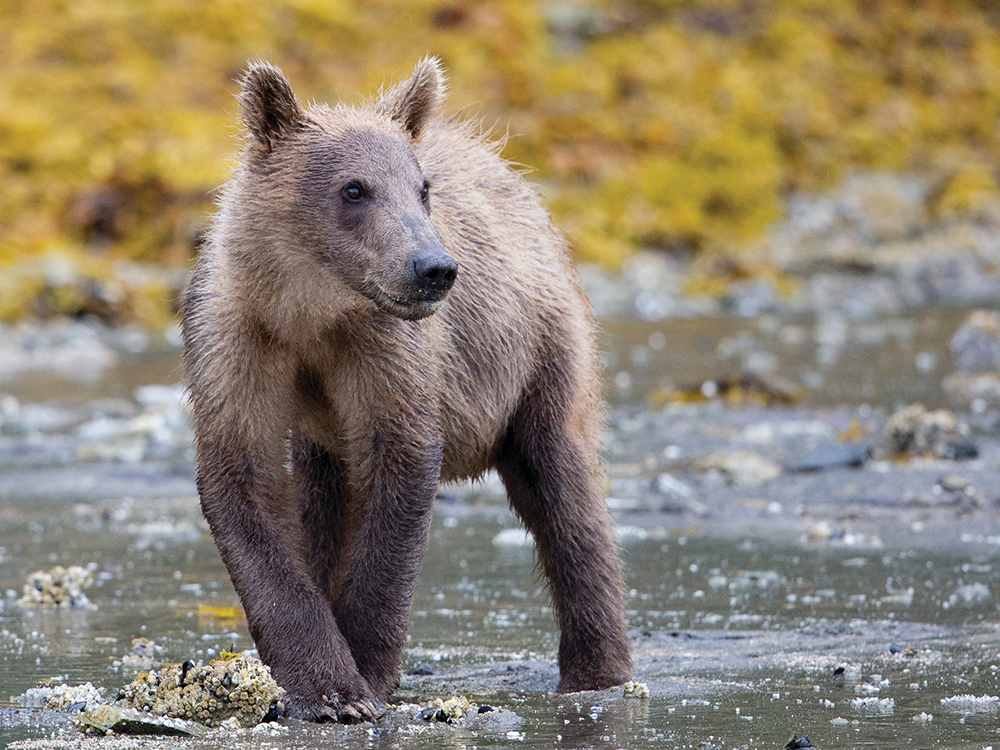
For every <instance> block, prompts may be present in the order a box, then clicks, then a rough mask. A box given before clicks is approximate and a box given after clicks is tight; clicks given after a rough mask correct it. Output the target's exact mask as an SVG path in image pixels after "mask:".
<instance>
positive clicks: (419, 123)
mask: <svg viewBox="0 0 1000 750" xmlns="http://www.w3.org/2000/svg"><path fill="white" fill-rule="evenodd" d="M446 88H447V87H446V86H445V81H444V71H443V70H442V67H441V60H439V59H438V58H436V57H425V58H424V59H423V60H421V61H420V62H418V63H417V66H416V67H415V68H414V69H413V75H411V76H410V77H409V79H408V80H405V81H401V82H400V83H398V84H396V85H395V86H393V87H392V88H391V89H389V90H388V91H386V92H385V93H384V94H381V95H380V96H379V98H378V100H377V101H376V102H375V106H376V107H377V108H378V109H380V110H381V111H383V112H385V113H386V114H388V115H389V117H391V118H392V119H393V120H396V121H397V122H399V123H400V124H402V126H403V127H404V128H406V132H408V133H409V134H410V137H411V138H413V139H414V140H416V139H417V138H419V137H420V134H421V133H422V132H423V130H424V126H425V125H426V124H427V122H428V120H430V118H431V117H432V116H433V115H434V113H435V112H437V110H438V107H440V106H441V102H443V101H444V96H445V90H446Z"/></svg>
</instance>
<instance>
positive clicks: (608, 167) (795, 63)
mask: <svg viewBox="0 0 1000 750" xmlns="http://www.w3.org/2000/svg"><path fill="white" fill-rule="evenodd" d="M0 49H3V50H5V53H4V60H3V63H2V67H0V180H2V185H3V190H2V197H0V269H4V273H3V274H2V276H0V319H13V318H17V317H18V316H20V315H22V314H24V312H25V311H29V310H30V311H34V312H36V313H38V312H42V313H44V312H69V313H94V314H98V315H102V314H105V315H107V314H109V313H108V312H107V311H108V310H121V309H128V310H129V315H131V316H133V317H136V318H139V319H141V320H144V321H146V322H151V323H157V322H163V321H164V320H165V319H166V317H167V316H169V315H170V312H171V311H170V300H171V299H172V298H173V295H174V291H175V287H176V278H177V276H178V274H179V273H180V272H181V270H182V269H184V268H186V267H187V265H188V264H189V263H190V261H191V259H192V257H193V256H194V254H195V253H196V247H197V242H198V237H199V234H200V232H201V231H202V229H203V227H204V225H205V223H206V220H207V216H208V215H209V214H210V212H211V209H212V190H213V189H214V188H215V187H216V186H218V185H219V184H221V183H222V182H223V181H224V180H225V179H226V177H227V175H228V173H229V172H230V170H231V169H232V157H233V154H234V152H235V151H236V150H237V149H238V143H237V141H236V140H235V139H234V137H233V136H234V135H235V134H236V133H237V127H236V123H237V107H236V102H235V100H234V98H233V94H234V93H235V91H236V88H237V87H236V84H235V82H234V81H235V79H236V78H237V77H238V75H239V72H240V70H241V69H242V67H243V66H244V65H245V63H246V61H247V59H248V58H257V57H262V58H266V59H269V60H271V61H273V62H275V63H277V64H278V65H280V66H281V67H282V68H283V70H284V71H285V73H286V74H287V75H288V76H289V77H290V79H291V80H292V83H293V85H294V86H295V88H296V90H297V92H298V94H299V96H300V97H301V98H302V99H303V100H304V101H310V100H314V99H315V100H319V101H327V100H330V101H333V100H336V99H338V98H343V99H345V100H347V101H349V102H359V101H361V100H362V99H363V97H365V96H368V95H370V94H371V93H373V92H374V91H375V90H376V89H377V88H378V86H380V85H381V84H382V83H383V82H384V81H387V80H392V79H395V78H399V77H401V76H404V75H407V74H408V73H409V71H410V70H411V68H412V65H413V63H414V62H415V60H416V59H417V58H418V57H419V56H421V55H424V54H427V53H433V54H437V55H440V56H441V57H442V58H443V60H444V63H445V65H446V66H447V68H448V72H449V76H450V79H451V88H452V94H451V100H450V102H449V105H448V108H449V110H452V111H453V110H456V109H460V108H465V109H466V111H468V112H469V113H470V114H472V115H476V116H478V115H482V116H483V117H484V119H485V121H486V122H487V123H488V124H493V123H496V131H497V132H498V133H500V134H503V133H504V132H509V133H510V134H511V138H510V140H509V143H508V145H507V148H506V150H505V155H506V156H507V157H508V158H510V159H512V160H514V161H517V162H519V163H521V164H523V165H526V166H528V167H530V168H531V169H532V173H531V177H532V179H535V180H537V181H538V182H539V183H541V184H542V186H543V189H544V192H545V194H546V197H547V199H548V201H549V204H550V206H551V207H552V209H553V212H554V213H555V215H556V219H557V221H558V223H559V224H560V225H561V226H562V227H563V228H564V229H565V230H566V231H567V233H568V235H569V237H570V239H571V241H572V243H573V245H574V249H575V251H576V252H577V254H578V257H579V258H581V259H584V260H590V261H598V262H601V263H604V264H608V265H616V264H619V263H621V262H622V261H623V260H624V259H626V258H627V257H629V256H630V255H631V254H633V253H635V252H636V251H637V250H638V249H642V248H653V249H662V250H664V251H667V252H677V251H682V252H684V253H691V254H698V253H702V254H704V253H710V252H713V251H718V250H720V249H722V250H725V251H727V252H739V249H740V248H745V247H749V246H751V245H753V243H754V242H755V241H757V240H759V238H761V237H762V236H763V235H764V232H765V230H766V229H767V227H768V226H769V225H772V224H773V223H774V222H776V221H778V220H779V219H780V218H781V216H782V212H783V198H784V197H785V196H786V195H788V194H789V193H790V192H791V191H797V190H807V191H822V190H824V189H827V188H830V187H832V186H834V185H836V184H837V182H838V181H839V180H840V179H841V178H842V177H843V176H844V174H845V172H846V171H848V170H851V169H855V168H859V169H868V170H894V171H906V172H913V173H916V174H919V175H921V176H922V177H924V178H926V179H927V180H929V181H930V183H931V185H932V190H931V192H930V194H931V196H932V197H931V202H932V205H930V206H928V209H929V211H930V212H931V215H932V216H934V217H936V218H938V219H945V220H946V219H948V218H949V217H951V216H957V215H974V214H976V212H978V211H982V210H983V208H984V206H987V205H992V204H995V203H996V201H997V195H998V188H997V177H998V175H997V164H998V163H1000V161H998V159H1000V4H998V3H996V2H995V0H978V1H977V0H964V1H963V0H939V1H930V0H770V1H767V0H572V1H566V0H556V1H553V2H518V1H514V0H488V1H484V2H472V1H471V0H470V1H467V2H462V1H461V0H457V1H450V0H449V1H445V2H442V1H441V0H378V1H376V2H360V1H358V2H352V1H351V0H285V1H284V2H250V1H249V0H4V2H3V3H0ZM154 269H158V270H154ZM164 269H165V270H164ZM60 274H63V275H70V276H73V277H74V278H78V277H80V278H84V279H89V280H90V281H89V282H87V283H93V284H97V285H99V286H100V294H97V295H94V294H92V293H91V292H92V291H93V290H88V289H87V288H86V283H84V284H83V286H81V285H80V284H76V285H73V284H69V285H66V284H63V285H60V284H54V283H53V281H52V278H53V276H55V277H59V275H60ZM126 297H128V299H126V300H125V302H126V303H127V304H124V305H123V298H126ZM95 300H96V301H95ZM102 305H106V306H107V309H106V310H103V311H102V308H101V306H102Z"/></svg>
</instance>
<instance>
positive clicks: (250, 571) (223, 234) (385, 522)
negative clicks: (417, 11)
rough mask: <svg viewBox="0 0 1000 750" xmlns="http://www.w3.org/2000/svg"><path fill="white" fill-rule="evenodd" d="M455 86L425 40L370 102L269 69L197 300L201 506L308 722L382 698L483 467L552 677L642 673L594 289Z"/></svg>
mask: <svg viewBox="0 0 1000 750" xmlns="http://www.w3.org/2000/svg"><path fill="white" fill-rule="evenodd" d="M443 92H444V86H443V79H442V75H441V71H440V67H439V64H438V62H437V61H436V60H433V59H428V60H423V61H421V62H420V63H419V64H418V65H417V68H416V69H415V71H414V74H413V76H412V77H411V78H410V79H409V80H407V81H404V82H403V83H401V84H400V85H399V86H397V87H396V88H394V89H391V90H390V91H388V92H386V93H384V94H381V95H380V97H379V98H377V99H376V100H375V101H373V102H372V103H370V104H368V105H366V106H364V107H361V108H348V107H343V106H338V107H336V108H328V107H325V106H316V107H311V108H309V109H303V108H302V107H301V106H300V105H299V103H298V101H297V100H296V99H295V97H294V94H292V91H291V88H290V87H289V86H288V83H287V81H286V80H285V79H284V77H283V76H282V75H281V73H280V71H278V70H277V69H275V68H273V67H271V66H268V65H266V64H255V65H253V66H251V68H250V70H249V71H248V73H247V74H246V77H245V79H244V83H243V93H242V94H241V96H240V98H241V102H242V105H243V118H244V124H245V126H246V129H247V131H248V138H247V145H246V148H245V150H244V153H243V157H242V161H241V164H240V167H239V169H238V170H237V172H236V173H235V175H234V177H233V178H232V179H231V181H230V182H229V183H228V184H227V185H226V187H225V189H224V191H223V194H222V198H221V201H220V207H219V212H218V215H217V216H216V218H215V221H214V225H213V228H212V231H211V235H210V238H209V241H208V243H207V245H206V246H205V248H204V249H203V251H202V253H201V254H200V257H199V259H198V263H197V266H196V268H195V270H194V272H193V274H192V278H191V281H190V283H189V286H188V288H187V290H186V292H185V295H184V299H183V305H182V312H183V330H184V342H185V364H186V369H187V375H188V380H189V384H190V389H191V396H192V404H193V411H194V422H195V429H196V433H197V440H198V453H199V459H198V486H199V492H200V494H201V501H202V508H203V510H204V513H205V517H206V518H207V519H208V522H209V525H210V527H211V529H212V534H213V536H214V538H215V541H216V543H217V545H218V547H219V550H220V553H221V555H222V559H223V561H224V562H225V564H226V567H227V568H228V570H229V572H230V575H231V577H232V579H233V584H234V585H235V587H236V590H237V592H238V593H239V595H240V598H241V600H242V602H243V606H244V609H245V610H246V614H247V618H248V623H249V627H250V632H251V634H252V636H253V638H254V640H255V642H256V644H257V647H258V649H259V651H260V655H261V657H262V659H263V660H264V661H265V662H266V663H268V664H269V665H270V666H271V669H272V671H273V673H274V675H275V677H276V678H277V680H278V682H279V683H280V684H282V685H283V686H284V687H285V688H286V689H287V690H288V692H289V696H290V703H291V707H292V709H293V711H294V712H295V713H297V714H298V715H301V716H304V717H306V718H312V719H317V720H322V719H338V720H341V721H353V720H360V719H371V718H373V717H374V715H375V714H376V711H377V709H376V706H377V704H378V703H379V702H380V701H384V700H385V699H386V698H387V697H388V696H389V694H390V693H391V692H392V690H393V689H394V688H395V687H396V685H397V684H398V680H399V665H400V654H401V649H402V646H403V643H404V639H405V631H406V623H407V617H408V610H409V605H410V600H411V598H412V594H413V588H414V583H415V579H416V575H417V571H418V568H419V565H420V561H421V558H422V557H423V554H424V550H425V547H426V543H427V537H428V529H429V525H430V519H431V509H432V505H433V501H434V497H435V494H436V491H437V487H438V483H439V481H440V480H451V479H459V478H465V477H476V476H479V475H480V474H482V472H484V471H485V470H487V469H489V468H491V467H494V468H496V469H497V470H498V472H499V473H500V476H501V477H502V478H503V481H504V483H505V485H506V487H507V489H508V493H509V497H510V502H511V505H512V507H513V508H514V510H515V511H516V512H517V513H518V515H519V516H520V518H521V519H522V520H523V521H524V523H525V525H526V527H527V528H528V529H529V530H530V531H531V532H532V533H533V534H534V536H535V540H536V545H537V550H538V555H539V560H540V562H541V565H542V568H543V570H544V573H545V575H546V577H547V579H548V582H549V586H550V590H551V593H552V597H553V602H554V605H555V611H556V615H557V619H558V622H559V627H560V631H561V639H560V644H559V667H560V674H561V679H560V682H559V687H558V689H559V690H560V691H575V690H582V689H596V688H603V687H608V686H610V685H614V684H618V683H621V682H623V681H625V680H628V679H629V678H630V676H631V670H632V665H631V658H630V655H629V648H628V641H627V638H626V634H625V624H624V619H623V615H622V607H623V602H622V572H621V566H620V562H619V558H618V551H617V547H616V545H615V542H614V537H613V533H612V525H611V518H610V514H609V512H608V510H607V506H606V503H605V501H604V497H603V492H602V489H601V481H600V472H601V469H600V464H599V459H598V438H597V433H598V430H599V428H600V425H601V418H602V414H603V411H602V404H601V401H600V396H599V387H600V385H599V378H598V371H597V357H596V349H595V343H594V324H593V321H592V318H591V315H590V312H589V308H588V303H587V301H586V299H585V298H584V296H583V294H582V292H581V291H580V288H579V285H578V283H577V281H576V274H575V270H574V268H573V265H572V263H571V261H570V258H569V254H568V251H567V248H566V245H565V242H564V241H563V239H562V238H561V236H560V235H559V234H558V233H557V232H556V231H555V230H554V229H553V227H552V225H551V223H550V220H549V216H548V213H547V211H546V210H545V208H544V207H543V206H542V204H541V201H540V200H539V198H538V196H537V195H536V192H535V190H534V189H533V188H532V187H531V186H530V185H529V184H528V183H527V182H526V181H525V180H524V179H523V178H522V177H521V176H520V175H519V174H518V173H517V172H516V171H515V170H513V169H512V168H511V167H510V165H509V164H508V163H507V162H505V161H504V160H503V159H502V158H501V157H500V156H498V154H497V150H498V149H497V146H496V145H495V144H493V143H490V142H488V141H487V140H485V139H484V138H483V137H481V136H479V135H478V134H477V131H476V126H475V125H470V124H468V123H465V122H462V121H459V120H457V119H454V118H443V117H440V116H438V115H437V114H436V111H437V108H438V106H439V104H440V102H441V100H442V99H443ZM355 177H357V179H358V180H360V181H361V182H363V183H364V184H365V185H371V186H372V187H371V200H370V201H369V202H367V203H366V204H365V207H364V209H363V211H361V212H360V213H359V212H357V211H355V208H356V206H355V205H354V204H353V203H350V202H349V201H347V199H346V198H344V195H345V194H344V193H342V192H341V190H342V186H343V184H344V183H345V181H347V180H351V179H354V178H355ZM421 178H425V179H426V180H427V182H428V183H429V185H430V198H429V201H427V202H424V203H421V200H422V199H421V198H420V196H419V189H420V188H419V185H420V180H421ZM352 211H354V213H352ZM415 248H416V249H415ZM427 248H430V250H427ZM441 248H443V249H444V250H443V251H441ZM424 251H426V252H435V253H438V252H439V251H441V252H444V253H446V254H447V256H450V257H452V258H454V260H456V261H457V263H458V277H457V280H455V281H454V286H453V287H452V288H451V290H450V292H449V293H448V294H447V296H445V297H444V298H443V299H437V298H435V297H434V295H433V294H430V293H424V292H423V291H421V290H419V289H417V290H415V288H414V287H413V286H412V284H411V283H409V282H408V281H407V278H408V277H407V276H406V271H405V269H407V268H411V266H410V265H408V264H411V263H412V257H414V253H417V252H424ZM435 257H436V256H435ZM401 269H403V270H401ZM404 298H405V299H404ZM401 300H402V301H401ZM289 457H290V459H291V460H290V461H289Z"/></svg>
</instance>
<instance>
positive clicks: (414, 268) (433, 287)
mask: <svg viewBox="0 0 1000 750" xmlns="http://www.w3.org/2000/svg"><path fill="white" fill-rule="evenodd" d="M410 271H411V276H412V281H413V285H414V286H415V287H417V288H418V289H420V290H421V291H423V292H425V293H427V294H428V296H431V297H434V298H436V299H440V298H441V297H443V296H444V295H445V294H447V293H448V290H449V289H451V286H452V284H454V283H455V277H456V276H458V262H457V261H456V260H455V259H454V258H452V257H451V256H450V255H448V253H446V252H442V251H432V252H425V253H421V254H420V255H418V256H417V257H416V258H414V259H413V260H412V261H410Z"/></svg>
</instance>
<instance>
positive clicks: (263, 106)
mask: <svg viewBox="0 0 1000 750" xmlns="http://www.w3.org/2000/svg"><path fill="white" fill-rule="evenodd" d="M241 83H242V84H243V91H241V92H240V94H239V96H238V97H237V98H238V99H239V100H240V104H241V105H242V107H243V124H244V125H245V126H246V129H247V130H248V131H250V135H252V136H253V139H254V142H255V143H256V144H257V145H258V146H260V147H261V148H263V149H264V151H265V152H267V153H271V151H272V150H273V149H274V145H275V143H276V142H277V141H278V140H280V139H281V137H282V136H284V135H287V134H288V132H289V131H291V130H292V129H294V128H295V127H296V126H297V125H298V124H299V123H301V122H302V120H303V119H304V118H305V114H304V113H303V112H302V107H300V106H299V100H298V99H296V98H295V93H294V92H293V91H292V85H291V84H290V83H289V82H288V79H287V78H285V76H284V75H283V74H282V72H281V71H280V70H278V68H276V67H275V66H273V65H270V64H268V63H265V62H255V63H252V64H251V65H250V67H249V68H247V72H246V73H245V74H244V75H243V79H242V81H241Z"/></svg>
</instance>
